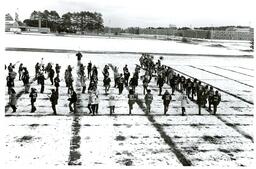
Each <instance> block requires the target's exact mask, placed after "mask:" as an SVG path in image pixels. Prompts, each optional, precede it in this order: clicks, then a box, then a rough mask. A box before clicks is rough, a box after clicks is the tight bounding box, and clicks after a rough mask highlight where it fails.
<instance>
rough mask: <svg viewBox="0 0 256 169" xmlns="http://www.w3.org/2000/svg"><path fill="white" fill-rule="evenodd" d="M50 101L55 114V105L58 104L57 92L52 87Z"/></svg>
mask: <svg viewBox="0 0 256 169" xmlns="http://www.w3.org/2000/svg"><path fill="white" fill-rule="evenodd" d="M50 101H51V104H52V110H53V114H54V115H57V112H56V105H57V104H58V94H57V92H56V91H55V90H54V89H52V94H51V96H50Z"/></svg>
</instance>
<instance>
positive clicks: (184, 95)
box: [178, 91, 189, 116]
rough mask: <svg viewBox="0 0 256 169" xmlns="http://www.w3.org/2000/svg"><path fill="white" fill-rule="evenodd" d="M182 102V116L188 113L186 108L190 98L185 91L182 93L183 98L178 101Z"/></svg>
mask: <svg viewBox="0 0 256 169" xmlns="http://www.w3.org/2000/svg"><path fill="white" fill-rule="evenodd" d="M178 100H179V101H180V102H181V112H182V116H184V115H185V113H186V107H187V104H188V103H189V102H188V96H187V95H186V94H185V92H184V91H182V92H181V96H180V97H179V99H178Z"/></svg>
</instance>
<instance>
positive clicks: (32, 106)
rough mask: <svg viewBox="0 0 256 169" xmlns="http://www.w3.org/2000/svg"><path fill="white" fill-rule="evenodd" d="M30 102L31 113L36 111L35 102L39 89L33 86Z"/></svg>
mask: <svg viewBox="0 0 256 169" xmlns="http://www.w3.org/2000/svg"><path fill="white" fill-rule="evenodd" d="M29 97H30V102H31V113H33V112H35V111H36V107H35V102H36V98H37V91H36V89H35V88H31V92H30V94H29Z"/></svg>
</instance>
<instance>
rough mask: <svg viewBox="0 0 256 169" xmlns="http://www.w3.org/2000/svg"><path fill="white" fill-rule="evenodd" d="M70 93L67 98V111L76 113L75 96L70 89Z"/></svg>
mask: <svg viewBox="0 0 256 169" xmlns="http://www.w3.org/2000/svg"><path fill="white" fill-rule="evenodd" d="M70 92H71V97H70V98H68V101H69V110H70V112H74V113H76V102H77V94H76V92H75V91H74V90H73V89H70ZM72 105H73V106H72Z"/></svg>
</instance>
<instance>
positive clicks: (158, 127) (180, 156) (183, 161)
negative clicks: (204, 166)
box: [109, 64, 192, 166]
mask: <svg viewBox="0 0 256 169" xmlns="http://www.w3.org/2000/svg"><path fill="white" fill-rule="evenodd" d="M109 66H110V67H111V68H112V70H113V71H114V67H113V65H112V64H109ZM126 89H128V87H126ZM136 103H137V104H138V105H139V107H140V108H141V109H142V111H143V112H144V113H145V115H146V117H147V118H148V120H149V121H150V122H151V124H152V125H153V126H154V127H155V128H156V130H157V131H158V132H159V134H160V136H161V137H162V139H163V140H164V142H165V143H166V144H167V145H168V146H169V147H170V148H171V150H172V152H173V153H174V154H175V155H176V157H177V159H178V160H179V161H180V163H181V164H182V165H183V166H192V163H191V161H190V160H189V159H187V157H186V156H185V155H184V154H182V152H181V150H180V149H179V148H178V147H177V145H176V143H175V142H174V141H173V140H172V138H171V137H170V136H168V135H167V134H166V133H165V131H164V130H163V127H162V126H161V124H159V123H157V121H156V120H155V119H154V116H152V115H150V114H148V113H146V111H145V110H146V108H145V106H144V105H143V101H142V100H141V99H137V101H136Z"/></svg>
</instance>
